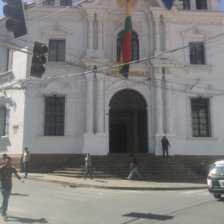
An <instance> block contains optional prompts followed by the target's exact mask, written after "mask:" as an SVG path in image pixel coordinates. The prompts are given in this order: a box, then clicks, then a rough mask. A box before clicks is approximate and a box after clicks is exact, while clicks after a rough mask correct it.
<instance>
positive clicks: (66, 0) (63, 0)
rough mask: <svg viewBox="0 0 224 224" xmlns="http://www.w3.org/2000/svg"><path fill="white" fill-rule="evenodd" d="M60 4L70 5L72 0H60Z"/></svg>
mask: <svg viewBox="0 0 224 224" xmlns="http://www.w3.org/2000/svg"><path fill="white" fill-rule="evenodd" d="M60 5H61V6H72V0H60Z"/></svg>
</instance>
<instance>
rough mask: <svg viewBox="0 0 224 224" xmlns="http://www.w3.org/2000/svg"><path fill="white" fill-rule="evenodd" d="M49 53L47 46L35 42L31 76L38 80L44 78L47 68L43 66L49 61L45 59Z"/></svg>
mask: <svg viewBox="0 0 224 224" xmlns="http://www.w3.org/2000/svg"><path fill="white" fill-rule="evenodd" d="M47 52H48V47H47V45H46V44H44V43H41V42H39V41H35V42H34V47H33V57H32V62H31V63H32V64H31V69H30V76H32V77H36V78H42V75H43V74H44V72H45V67H44V66H43V65H44V64H45V63H46V61H47V59H46V57H45V54H46V53H47Z"/></svg>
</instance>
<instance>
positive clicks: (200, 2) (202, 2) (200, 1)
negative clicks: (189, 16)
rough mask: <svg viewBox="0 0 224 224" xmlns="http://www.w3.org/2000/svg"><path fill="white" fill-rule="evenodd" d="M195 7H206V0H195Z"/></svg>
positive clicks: (204, 8) (203, 8)
mask: <svg viewBox="0 0 224 224" xmlns="http://www.w3.org/2000/svg"><path fill="white" fill-rule="evenodd" d="M196 9H202V10H206V9H207V0H196Z"/></svg>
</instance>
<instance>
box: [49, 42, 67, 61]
mask: <svg viewBox="0 0 224 224" xmlns="http://www.w3.org/2000/svg"><path fill="white" fill-rule="evenodd" d="M48 61H49V62H64V61H65V40H50V41H49V54H48Z"/></svg>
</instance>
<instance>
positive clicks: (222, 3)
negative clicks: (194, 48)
mask: <svg viewBox="0 0 224 224" xmlns="http://www.w3.org/2000/svg"><path fill="white" fill-rule="evenodd" d="M31 1H32V0H24V2H31ZM3 5H4V3H3V2H2V1H1V0H0V18H1V17H2V16H3V12H2V9H3ZM219 10H220V11H224V0H219Z"/></svg>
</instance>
